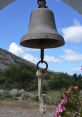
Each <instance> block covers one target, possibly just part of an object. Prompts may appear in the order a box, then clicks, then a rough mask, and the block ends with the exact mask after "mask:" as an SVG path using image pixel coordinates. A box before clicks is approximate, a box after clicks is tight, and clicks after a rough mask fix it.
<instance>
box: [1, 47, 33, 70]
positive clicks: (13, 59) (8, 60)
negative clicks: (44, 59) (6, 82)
mask: <svg viewBox="0 0 82 117" xmlns="http://www.w3.org/2000/svg"><path fill="white" fill-rule="evenodd" d="M22 62H25V63H26V64H28V65H31V66H32V65H33V66H35V65H34V64H33V63H31V62H29V61H26V60H24V59H22V58H20V57H18V56H16V55H14V54H12V53H10V52H8V51H7V50H4V49H1V48H0V69H4V68H6V67H8V66H9V65H11V64H16V63H22Z"/></svg>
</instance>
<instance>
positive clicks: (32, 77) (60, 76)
mask: <svg viewBox="0 0 82 117" xmlns="http://www.w3.org/2000/svg"><path fill="white" fill-rule="evenodd" d="M70 85H77V86H78V87H79V88H80V89H82V76H81V74H79V75H77V74H74V75H73V76H71V75H69V74H67V73H57V72H51V71H47V73H46V75H45V80H44V87H43V89H44V90H54V89H58V90H60V89H64V88H67V87H69V86H70ZM13 88H16V89H25V90H27V91H30V90H37V76H36V68H35V66H33V65H30V64H25V63H20V64H19V63H18V64H12V65H10V66H9V67H7V68H6V69H4V70H0V89H13Z"/></svg>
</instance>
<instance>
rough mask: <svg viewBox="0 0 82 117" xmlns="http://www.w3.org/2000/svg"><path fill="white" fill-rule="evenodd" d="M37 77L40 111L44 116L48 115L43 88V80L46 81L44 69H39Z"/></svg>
mask: <svg viewBox="0 0 82 117" xmlns="http://www.w3.org/2000/svg"><path fill="white" fill-rule="evenodd" d="M36 75H37V76H38V96H39V111H40V113H41V114H44V113H46V105H44V99H43V97H42V88H43V79H44V71H43V69H38V70H37V72H36Z"/></svg>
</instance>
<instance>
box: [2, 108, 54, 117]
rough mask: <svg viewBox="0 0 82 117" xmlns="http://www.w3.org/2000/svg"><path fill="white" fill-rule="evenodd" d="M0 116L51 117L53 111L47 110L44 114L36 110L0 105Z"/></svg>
mask: <svg viewBox="0 0 82 117" xmlns="http://www.w3.org/2000/svg"><path fill="white" fill-rule="evenodd" d="M0 117H53V113H52V112H51V113H49V112H47V113H46V114H44V115H40V113H39V112H38V111H37V110H36V109H33V110H27V109H21V108H9V107H0Z"/></svg>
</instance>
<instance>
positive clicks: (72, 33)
mask: <svg viewBox="0 0 82 117" xmlns="http://www.w3.org/2000/svg"><path fill="white" fill-rule="evenodd" d="M62 32H63V37H64V38H65V40H66V41H71V42H80V41H82V25H81V24H80V22H79V21H78V20H76V19H75V20H74V21H73V25H71V26H68V27H65V28H62Z"/></svg>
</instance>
